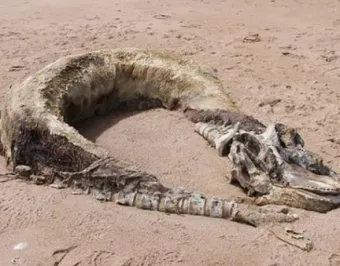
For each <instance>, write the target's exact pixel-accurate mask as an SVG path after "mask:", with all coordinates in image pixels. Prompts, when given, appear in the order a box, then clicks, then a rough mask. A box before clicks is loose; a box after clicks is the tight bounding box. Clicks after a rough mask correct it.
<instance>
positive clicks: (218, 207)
mask: <svg viewBox="0 0 340 266" xmlns="http://www.w3.org/2000/svg"><path fill="white" fill-rule="evenodd" d="M115 202H116V203H117V204H120V205H127V206H132V207H137V208H140V209H145V210H151V211H160V212H166V213H174V214H189V215H199V216H207V217H213V218H223V219H227V220H231V221H236V222H241V223H245V224H248V225H252V226H255V227H256V226H259V225H260V224H263V223H271V222H293V221H295V220H297V219H298V216H297V215H296V214H292V213H289V210H288V209H287V208H285V207H280V206H262V207H259V206H255V205H251V204H243V203H237V202H236V201H233V200H226V199H222V198H219V197H211V198H207V197H205V196H204V195H203V194H201V193H199V192H192V193H190V192H185V191H184V189H182V188H176V189H169V190H167V191H166V192H160V191H157V192H154V193H150V190H149V191H146V190H145V191H124V190H121V191H119V192H118V193H116V194H115Z"/></svg>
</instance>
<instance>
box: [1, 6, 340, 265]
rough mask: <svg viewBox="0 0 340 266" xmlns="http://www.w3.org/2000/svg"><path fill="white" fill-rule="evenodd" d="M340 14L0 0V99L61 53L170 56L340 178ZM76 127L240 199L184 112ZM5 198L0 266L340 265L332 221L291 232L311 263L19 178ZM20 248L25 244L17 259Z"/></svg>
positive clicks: (164, 170) (225, 167)
mask: <svg viewBox="0 0 340 266" xmlns="http://www.w3.org/2000/svg"><path fill="white" fill-rule="evenodd" d="M339 14H340V2H339V1H336V0H323V1H316V0H311V1H300V0H286V1H277V0H271V1H269V0H268V1H267V0H263V1H249V0H229V1H221V0H220V1H207V0H172V1H164V0H155V1H146V0H138V1H137V0H124V1H114V0H101V1H91V0H73V1H66V0H59V1H46V0H11V1H8V0H0V58H1V64H0V95H1V96H2V95H3V93H4V92H5V91H6V90H7V89H8V88H9V87H10V85H11V84H13V83H16V82H20V81H22V80H23V79H24V77H25V76H27V75H29V74H30V73H32V72H34V71H36V70H38V69H39V68H41V67H43V66H44V65H46V64H48V63H50V62H52V61H54V60H55V59H57V58H58V57H60V56H64V55H69V54H74V53H79V52H85V51H90V50H96V49H103V48H115V47H123V46H139V47H149V48H161V49H168V50H174V51H177V52H179V53H182V54H185V55H187V56H188V57H190V58H193V59H196V60H199V61H202V62H204V63H206V64H209V65H211V66H212V67H214V68H216V70H217V71H218V75H219V76H220V78H221V79H222V80H223V81H224V82H225V85H226V89H227V90H228V91H229V92H230V94H231V95H232V97H233V98H234V100H235V101H236V102H237V103H238V105H239V106H240V108H241V110H243V111H244V112H246V113H248V114H253V115H255V116H256V117H257V118H259V119H261V120H262V121H264V122H266V123H267V122H269V121H281V122H283V123H287V124H290V125H291V126H294V127H297V128H298V129H299V130H300V131H301V133H302V134H303V136H304V137H305V140H306V142H307V147H308V148H310V149H311V150H313V151H315V152H318V153H319V154H321V155H322V156H323V157H324V159H325V161H326V162H327V163H328V164H330V165H331V166H332V167H333V168H334V169H335V170H337V171H340V164H339V157H340V137H339V136H340V16H339ZM249 34H259V39H258V40H257V39H256V38H254V36H253V35H249ZM247 36H248V38H246V40H248V41H246V42H244V38H245V37H247ZM80 129H81V131H82V132H83V133H84V134H85V136H87V137H88V138H90V139H92V140H94V141H96V142H97V143H99V144H101V145H103V146H104V147H106V148H107V149H108V150H109V151H110V152H111V153H112V155H114V156H117V157H120V158H121V159H122V160H126V161H128V162H132V163H134V164H136V165H137V166H138V167H140V168H142V169H143V170H146V171H148V172H150V173H153V174H156V175H157V176H158V177H159V178H160V179H161V180H162V181H163V182H164V183H165V184H167V185H169V186H184V187H186V188H187V189H190V190H194V189H195V190H200V191H202V192H205V193H207V194H208V195H219V196H233V195H242V192H241V191H240V190H239V189H238V188H237V187H234V186H231V185H228V184H227V183H226V182H225V180H224V177H225V175H226V174H228V173H229V170H230V165H229V164H228V162H227V160H226V159H225V158H218V157H217V155H216V153H215V151H214V150H212V149H211V148H209V147H208V146H207V144H206V143H205V142H204V141H203V140H202V139H201V138H200V137H199V136H198V135H196V134H194V133H193V126H192V124H190V123H189V122H187V121H186V120H184V119H183V118H182V117H181V116H180V115H179V114H176V113H170V112H166V111H164V110H153V111H148V112H144V113H130V114H124V115H120V116H113V115H109V116H106V117H103V118H100V119H97V120H95V121H88V122H86V123H84V124H83V125H81V126H80ZM1 171H2V172H5V168H4V163H3V162H2V164H1ZM0 192H1V193H0V265H1V266H2V265H126V266H127V265H249V264H252V265H289V264H290V265H340V241H339V238H340V210H334V211H331V212H329V213H327V214H318V213H312V212H306V211H297V212H298V213H299V214H300V220H299V221H298V222H296V223H295V224H294V226H295V227H296V228H298V229H304V230H306V235H307V236H308V237H310V238H311V239H312V240H313V242H314V245H315V248H314V249H313V250H312V251H311V252H309V253H307V252H304V251H301V250H299V249H297V248H294V247H292V246H290V245H287V244H285V243H283V242H281V241H279V240H278V239H277V238H275V237H274V236H273V234H272V233H271V231H270V228H271V227H270V226H262V227H260V228H252V227H248V226H245V225H241V224H237V223H233V222H229V221H225V220H218V219H210V218H204V217H189V216H178V215H166V214H162V213H156V212H147V211H142V210H137V209H134V208H128V207H120V206H116V205H115V204H113V203H105V204H103V203H100V202H97V201H95V200H93V199H92V198H90V197H87V196H75V195H71V194H70V193H69V191H66V190H65V191H58V190H54V189H52V188H48V187H38V186H34V185H28V184H25V183H24V182H20V181H11V182H6V183H0ZM281 227H283V225H281ZM18 243H25V244H27V246H26V247H25V248H24V249H23V250H13V246H14V245H16V244H18ZM63 250H64V251H63ZM67 251H68V252H67Z"/></svg>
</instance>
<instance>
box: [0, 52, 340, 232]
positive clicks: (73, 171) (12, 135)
mask: <svg viewBox="0 0 340 266" xmlns="http://www.w3.org/2000/svg"><path fill="white" fill-rule="evenodd" d="M154 107H164V108H167V109H169V110H177V111H179V112H182V113H183V114H184V115H185V116H186V117H187V118H188V119H189V120H190V121H192V122H194V123H196V124H195V130H196V132H198V133H199V134H200V135H202V136H203V137H204V138H206V139H207V140H208V141H209V143H210V144H211V145H212V146H214V147H215V148H216V149H217V151H218V154H219V155H220V156H223V155H228V157H229V159H230V160H231V161H232V163H233V165H234V168H233V170H232V174H231V178H230V182H232V181H237V182H238V183H239V184H240V185H241V187H243V188H244V189H245V190H246V191H247V192H248V196H249V197H244V198H242V199H240V198H234V199H221V198H218V197H212V198H206V197H205V196H204V195H202V194H201V193H199V192H187V191H185V190H184V189H182V188H173V189H170V188H167V187H165V186H163V185H162V184H161V183H160V182H159V180H158V179H157V178H156V177H155V176H153V175H151V174H148V173H145V172H141V171H138V170H136V169H134V168H133V167H131V166H129V165H126V164H124V163H123V162H121V161H119V160H118V159H117V158H111V157H110V156H108V154H107V153H106V151H105V150H103V149H102V148H101V147H99V146H97V145H96V144H95V143H92V142H90V141H89V140H87V139H85V138H84V137H82V136H81V135H80V134H79V133H78V131H77V130H76V129H75V128H74V127H73V126H74V125H75V124H76V123H78V122H80V121H82V120H84V119H87V118H90V117H93V116H96V115H101V114H105V113H107V112H111V111H117V110H126V109H138V110H144V109H149V108H154ZM1 143H2V146H3V154H4V156H5V158H6V161H7V164H8V165H9V166H11V167H12V168H13V169H14V171H15V172H17V175H18V176H22V177H24V176H25V177H24V178H27V179H29V180H32V181H33V182H35V183H37V184H42V183H44V184H50V185H51V186H53V187H55V188H63V187H71V188H72V189H73V191H74V192H77V193H78V192H79V191H81V192H83V193H92V194H93V195H94V196H95V197H96V198H97V199H99V200H112V199H113V200H114V201H115V202H116V203H118V204H122V205H128V206H135V207H138V208H142V209H148V210H157V211H164V212H170V213H178V214H192V215H204V216H210V217H218V218H226V219H230V220H233V221H238V222H243V223H247V224H251V225H254V226H257V225H259V224H261V223H264V222H292V221H294V220H296V219H297V218H298V217H297V216H296V215H295V214H293V213H291V211H290V210H289V209H288V208H287V207H285V206H279V205H287V206H293V207H298V208H304V209H308V210H313V211H319V212H326V211H328V210H330V209H332V208H335V207H336V206H338V204H339V202H340V199H339V188H340V183H339V180H338V177H337V175H336V173H335V172H333V171H332V170H331V169H329V168H328V167H327V166H324V165H323V163H322V160H321V159H320V158H319V157H318V156H316V155H315V154H313V153H311V152H308V151H306V150H304V149H303V140H302V138H301V137H300V136H299V134H298V133H297V132H296V131H295V130H293V129H289V128H288V127H286V126H284V125H270V126H268V127H266V126H265V125H263V124H262V123H260V122H259V121H258V120H256V119H254V118H253V117H251V116H247V115H245V114H242V113H241V112H239V111H238V109H237V107H236V106H235V104H234V103H233V102H232V101H231V100H230V98H229V96H228V94H227V93H226V92H225V90H224V89H223V86H222V84H221V82H220V81H219V80H218V78H217V77H216V76H215V75H214V72H213V71H212V70H210V69H209V68H205V67H202V66H200V65H198V64H196V63H194V62H192V61H190V60H187V59H184V58H182V57H180V56H177V55H173V54H169V53H159V52H152V51H148V50H140V49H133V48H129V49H117V50H111V51H98V52H92V53H87V54H81V55H76V56H69V57H66V58H62V59H60V60H58V61H56V62H55V63H53V64H50V65H48V66H46V67H45V68H43V69H42V70H41V71H39V72H37V73H36V74H35V75H33V76H31V77H28V78H27V79H26V80H25V81H24V82H23V83H21V84H17V85H15V86H13V87H12V88H11V89H10V90H9V91H8V92H7V94H6V96H5V100H4V107H3V109H2V117H1ZM23 165H27V166H29V168H28V169H29V170H27V171H26V172H25V171H24V170H23V169H27V167H26V168H25V167H23ZM211 167H213V165H212V166H211ZM28 172H29V173H28ZM259 205H263V206H259Z"/></svg>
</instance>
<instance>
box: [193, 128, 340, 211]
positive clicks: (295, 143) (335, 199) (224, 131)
mask: <svg viewBox="0 0 340 266" xmlns="http://www.w3.org/2000/svg"><path fill="white" fill-rule="evenodd" d="M195 131H196V132H197V133H198V134H200V135H201V136H203V137H204V138H205V139H207V140H208V141H209V143H211V144H212V146H214V147H215V148H216V149H217V151H218V154H219V155H220V156H221V155H222V154H223V152H225V151H227V153H228V157H229V159H230V160H231V161H232V163H233V169H232V172H231V177H230V182H232V181H236V182H237V183H239V185H240V186H241V187H242V188H243V189H245V190H246V191H247V193H248V195H249V196H255V197H257V200H256V201H255V202H256V203H258V204H260V205H263V204H270V203H275V204H283V205H288V206H292V207H298V208H303V209H308V210H314V211H320V212H325V211H328V210H330V209H332V208H334V207H336V206H338V205H339V204H340V182H339V177H338V176H337V174H336V173H335V172H334V171H332V170H331V169H330V168H329V167H327V166H325V165H324V164H323V161H322V159H321V157H320V156H318V155H317V154H314V153H312V152H310V151H307V150H305V149H304V148H303V146H304V141H303V139H302V138H301V136H300V135H299V134H298V133H297V132H296V131H295V130H293V129H291V128H288V127H286V126H284V125H282V124H275V125H274V124H273V125H269V126H268V127H267V129H266V130H265V131H264V132H263V133H262V134H255V133H254V132H250V131H244V130H240V129H239V125H238V124H234V125H229V126H225V125H218V124H213V123H197V124H196V127H195Z"/></svg>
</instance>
